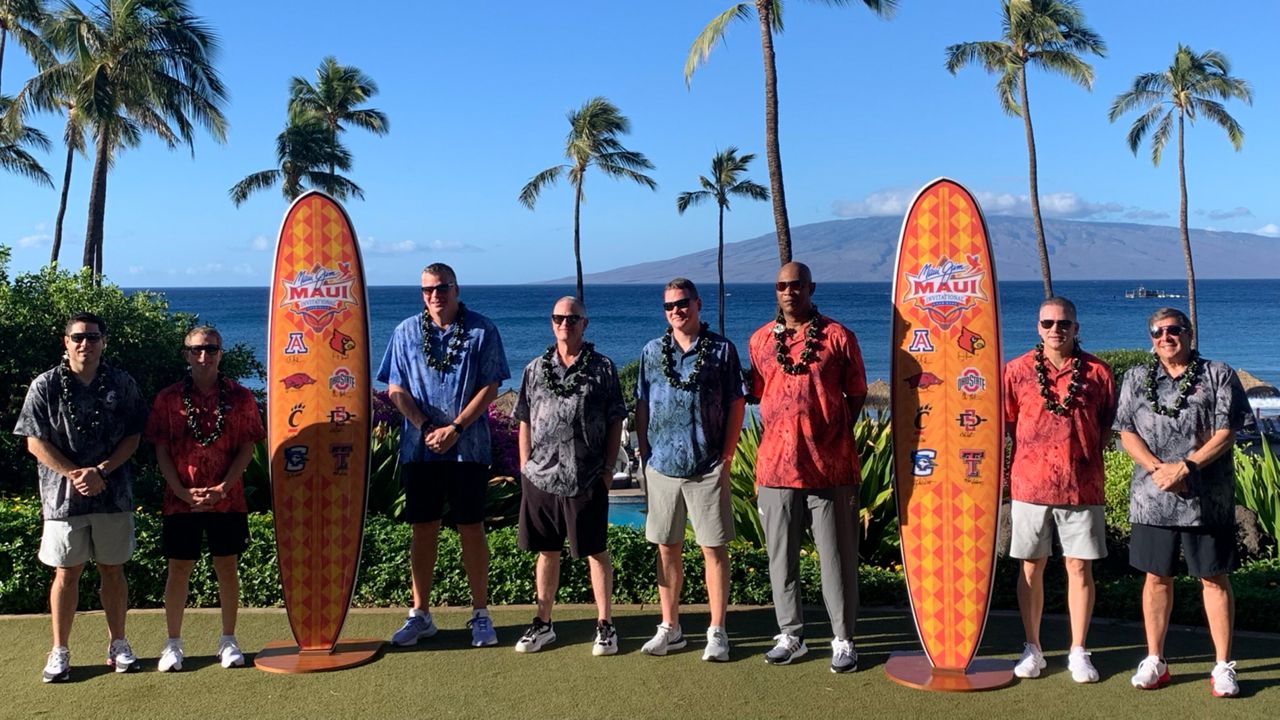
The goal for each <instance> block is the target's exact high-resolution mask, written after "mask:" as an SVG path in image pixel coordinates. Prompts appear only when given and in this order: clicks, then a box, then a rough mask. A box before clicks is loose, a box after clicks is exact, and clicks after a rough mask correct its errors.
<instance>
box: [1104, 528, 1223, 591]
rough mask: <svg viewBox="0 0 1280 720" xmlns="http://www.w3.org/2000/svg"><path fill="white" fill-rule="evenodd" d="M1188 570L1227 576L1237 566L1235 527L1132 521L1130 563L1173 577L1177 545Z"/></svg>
mask: <svg viewBox="0 0 1280 720" xmlns="http://www.w3.org/2000/svg"><path fill="white" fill-rule="evenodd" d="M1179 546H1181V547H1182V556H1183V557H1184V558H1186V561H1187V572H1188V573H1190V574H1191V575H1192V576H1193V577H1198V578H1206V577H1215V576H1217V575H1226V574H1227V573H1229V572H1231V568H1232V566H1234V565H1235V557H1236V529H1235V527H1233V526H1231V525H1226V526H1223V527H1164V526H1160V525H1140V524H1138V523H1134V524H1133V533H1132V534H1131V535H1130V536H1129V564H1130V565H1132V566H1133V567H1134V568H1135V569H1137V570H1141V571H1142V572H1146V573H1151V574H1152V575H1159V576H1161V577H1173V576H1175V575H1177V574H1178V572H1177V570H1178V547H1179Z"/></svg>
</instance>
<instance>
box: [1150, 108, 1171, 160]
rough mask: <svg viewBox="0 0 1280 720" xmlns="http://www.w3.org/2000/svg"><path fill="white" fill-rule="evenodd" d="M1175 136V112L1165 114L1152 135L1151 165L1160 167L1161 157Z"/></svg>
mask: <svg viewBox="0 0 1280 720" xmlns="http://www.w3.org/2000/svg"><path fill="white" fill-rule="evenodd" d="M1172 134H1173V111H1172V110H1170V111H1169V112H1167V113H1165V115H1164V117H1162V118H1160V122H1159V123H1158V124H1157V125H1156V129H1155V131H1154V132H1152V133H1151V164H1152V165H1159V164H1160V157H1161V156H1162V155H1163V154H1164V146H1165V145H1166V144H1168V142H1169V137H1170V136H1171V135H1172Z"/></svg>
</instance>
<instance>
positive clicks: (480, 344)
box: [378, 263, 511, 647]
mask: <svg viewBox="0 0 1280 720" xmlns="http://www.w3.org/2000/svg"><path fill="white" fill-rule="evenodd" d="M458 296H459V290H458V276H457V274H456V273H454V271H453V268H451V267H449V266H448V265H445V264H444V263H433V264H431V265H428V266H427V267H426V268H425V269H423V271H422V304H423V308H422V312H421V313H420V314H418V315H414V316H413V317H411V318H408V319H406V320H405V321H404V322H402V323H400V325H399V326H397V327H396V329H395V331H394V332H393V333H392V334H391V342H390V343H388V344H387V352H386V354H385V355H384V356H383V358H382V367H381V368H379V369H378V380H379V381H380V382H384V383H387V387H388V392H389V395H390V397H391V402H392V403H394V404H395V406H396V408H397V409H398V410H400V413H401V415H403V416H404V422H403V423H402V424H401V428H400V482H401V484H402V485H403V486H404V494H405V508H404V519H405V521H406V522H408V523H409V524H410V525H411V526H412V528H413V536H412V540H411V544H410V548H409V569H410V575H411V577H412V579H413V607H412V608H410V609H409V617H408V618H407V619H406V620H405V622H404V625H403V626H402V627H401V628H400V629H399V630H397V631H396V632H395V634H393V635H392V636H391V643H392V644H393V645H400V646H408V645H414V644H416V643H417V642H418V641H419V640H421V639H423V638H429V637H431V636H432V635H435V634H436V625H435V622H434V621H433V620H432V618H431V584H432V579H433V575H434V573H435V565H436V550H437V547H438V545H439V538H440V521H441V518H443V517H444V506H445V501H446V500H448V503H449V512H450V514H451V515H452V517H453V521H454V523H455V524H456V525H457V528H458V536H459V539H460V540H461V543H462V566H463V568H464V569H465V570H466V573H467V583H468V584H469V585H470V589H471V607H472V611H471V619H470V620H469V621H467V625H468V626H469V627H470V628H471V644H472V645H473V646H475V647H484V646H490V645H497V644H498V635H497V631H496V630H494V627H493V621H492V620H491V619H490V618H489V610H488V605H489V545H488V542H487V541H486V539H485V532H484V518H485V492H486V490H487V489H488V487H489V463H490V461H491V460H492V455H491V452H490V444H489V443H490V440H489V404H490V403H491V402H493V399H494V398H495V397H497V394H498V386H499V385H501V384H502V381H503V380H506V379H508V378H510V377H511V371H510V370H509V369H508V368H507V355H506V351H504V350H503V348H502V337H501V336H500V335H499V334H498V328H497V327H496V326H494V324H493V323H492V322H491V321H490V320H489V319H488V318H486V317H485V316H483V315H481V314H480V313H478V312H475V311H474V310H472V309H470V308H468V307H466V305H464V304H463V303H461V302H459V300H458Z"/></svg>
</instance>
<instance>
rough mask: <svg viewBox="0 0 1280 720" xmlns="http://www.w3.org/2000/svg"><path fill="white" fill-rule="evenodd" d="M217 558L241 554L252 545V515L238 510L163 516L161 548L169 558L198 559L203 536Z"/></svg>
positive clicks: (210, 551)
mask: <svg viewBox="0 0 1280 720" xmlns="http://www.w3.org/2000/svg"><path fill="white" fill-rule="evenodd" d="M205 537H208V538H209V554H210V555H212V556H214V557H226V556H228V555H242V554H243V553H244V550H245V548H247V547H249V516H248V515H247V514H245V513H239V512H184V513H173V514H172V515H165V516H164V527H163V528H162V529H161V531H160V547H161V550H162V551H163V552H164V556H165V557H167V558H169V559H170V560H199V559H200V549H201V545H202V544H203V541H204V538H205Z"/></svg>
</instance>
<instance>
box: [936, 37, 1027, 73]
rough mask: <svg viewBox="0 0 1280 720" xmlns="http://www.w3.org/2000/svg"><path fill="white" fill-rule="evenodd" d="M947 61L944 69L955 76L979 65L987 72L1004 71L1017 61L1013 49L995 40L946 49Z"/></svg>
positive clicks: (966, 43)
mask: <svg viewBox="0 0 1280 720" xmlns="http://www.w3.org/2000/svg"><path fill="white" fill-rule="evenodd" d="M946 55H947V58H946V61H945V62H944V63H943V67H945V68H946V69H947V72H949V73H951V74H952V75H955V74H956V73H957V72H959V71H960V68H963V67H964V66H966V65H969V64H972V63H975V62H976V63H978V64H979V65H981V66H982V69H983V70H986V71H987V72H997V71H1000V70H1003V69H1004V68H1005V67H1007V66H1008V65H1009V64H1010V63H1012V62H1015V61H1016V56H1015V55H1014V53H1013V48H1012V47H1010V46H1009V45H1007V44H1005V43H1002V42H997V41H995V40H980V41H977V42H963V43H956V44H955V45H949V46H947V49H946Z"/></svg>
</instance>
